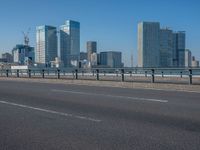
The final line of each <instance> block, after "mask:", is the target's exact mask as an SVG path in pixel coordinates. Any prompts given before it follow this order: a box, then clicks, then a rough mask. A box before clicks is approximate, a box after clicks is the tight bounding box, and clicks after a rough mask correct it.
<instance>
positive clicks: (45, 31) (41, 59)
mask: <svg viewBox="0 0 200 150" xmlns="http://www.w3.org/2000/svg"><path fill="white" fill-rule="evenodd" d="M57 53H58V51H57V30H56V27H52V26H47V25H44V26H38V27H36V51H35V62H36V63H38V64H44V65H46V66H49V65H50V62H51V61H53V60H55V58H56V57H57V56H58V54H57Z"/></svg>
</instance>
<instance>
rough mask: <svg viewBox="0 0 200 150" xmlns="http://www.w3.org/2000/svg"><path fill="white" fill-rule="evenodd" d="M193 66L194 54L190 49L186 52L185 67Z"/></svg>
mask: <svg viewBox="0 0 200 150" xmlns="http://www.w3.org/2000/svg"><path fill="white" fill-rule="evenodd" d="M191 66H192V53H191V51H190V50H189V49H186V50H185V67H191Z"/></svg>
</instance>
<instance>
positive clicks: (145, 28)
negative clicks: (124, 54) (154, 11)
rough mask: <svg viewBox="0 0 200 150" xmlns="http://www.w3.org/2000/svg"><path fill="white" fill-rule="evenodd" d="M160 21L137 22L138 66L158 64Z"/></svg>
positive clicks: (157, 65)
mask: <svg viewBox="0 0 200 150" xmlns="http://www.w3.org/2000/svg"><path fill="white" fill-rule="evenodd" d="M159 40H160V23H158V22H141V23H139V24H138V66H139V67H159V66H160V49H159V48H160V42H159Z"/></svg>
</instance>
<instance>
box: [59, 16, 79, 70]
mask: <svg viewBox="0 0 200 150" xmlns="http://www.w3.org/2000/svg"><path fill="white" fill-rule="evenodd" d="M60 57H61V60H62V62H63V64H64V66H65V67H73V66H77V65H78V62H79V59H80V23H79V22H76V21H72V20H67V21H66V22H65V24H64V25H62V26H60Z"/></svg>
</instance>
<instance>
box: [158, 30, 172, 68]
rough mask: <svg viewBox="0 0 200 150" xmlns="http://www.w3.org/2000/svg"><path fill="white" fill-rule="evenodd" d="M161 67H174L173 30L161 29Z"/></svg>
mask: <svg viewBox="0 0 200 150" xmlns="http://www.w3.org/2000/svg"><path fill="white" fill-rule="evenodd" d="M160 67H173V31H172V30H169V29H161V30H160Z"/></svg>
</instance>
